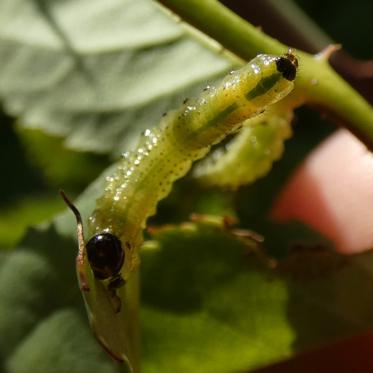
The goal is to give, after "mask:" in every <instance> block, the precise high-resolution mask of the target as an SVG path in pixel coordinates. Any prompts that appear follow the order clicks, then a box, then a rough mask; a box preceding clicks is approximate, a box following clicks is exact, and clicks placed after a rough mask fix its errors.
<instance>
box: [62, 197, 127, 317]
mask: <svg viewBox="0 0 373 373" xmlns="http://www.w3.org/2000/svg"><path fill="white" fill-rule="evenodd" d="M60 194H61V196H62V198H63V199H64V201H65V203H66V204H67V205H68V207H69V208H70V209H71V210H72V212H73V213H74V215H75V218H76V221H77V233H78V243H79V251H78V255H77V258H76V270H77V274H78V279H79V283H80V287H81V290H82V291H85V292H88V291H89V290H90V287H89V284H88V282H89V280H88V278H89V276H88V274H87V273H86V271H87V269H86V268H87V266H86V263H87V260H86V259H88V264H89V267H90V269H91V270H92V272H93V276H94V278H95V279H96V280H99V281H103V282H105V286H106V288H107V290H108V292H109V295H110V297H111V298H112V303H113V305H114V309H115V312H116V313H117V312H119V311H120V309H121V302H120V299H119V297H118V296H117V295H116V289H118V288H119V287H121V286H122V285H123V284H124V283H125V281H124V280H123V279H122V277H121V275H120V271H121V268H122V267H123V264H124V260H125V252H124V250H123V248H122V244H121V241H120V240H119V238H117V237H116V236H115V235H113V234H111V233H109V232H102V233H98V234H96V235H94V236H93V237H92V238H90V239H89V240H88V242H87V243H85V240H84V233H83V223H82V218H81V215H80V212H79V210H78V209H77V208H76V207H75V206H74V205H73V203H72V202H71V201H70V200H69V199H68V198H67V196H66V195H65V193H64V192H63V191H60Z"/></svg>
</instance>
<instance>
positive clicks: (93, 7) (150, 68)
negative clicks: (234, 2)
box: [0, 0, 232, 154]
mask: <svg viewBox="0 0 373 373" xmlns="http://www.w3.org/2000/svg"><path fill="white" fill-rule="evenodd" d="M20 9H22V11H21V12H20V11H19V10H20ZM25 30H27V32H25ZM206 46H207V47H206ZM0 55H2V56H6V58H1V59H0V98H1V99H2V100H3V101H4V105H5V108H6V110H7V111H8V113H10V114H12V115H14V116H19V117H20V118H21V123H22V125H24V126H27V127H28V128H38V129H41V130H43V131H44V132H46V133H52V134H55V135H59V136H63V137H65V138H66V139H65V144H66V145H67V146H69V147H72V148H75V149H79V150H89V151H95V152H108V153H111V152H114V153H115V154H119V153H120V152H121V151H123V149H128V146H129V145H130V144H131V143H132V142H133V141H134V140H135V141H136V140H137V136H138V134H139V132H140V131H142V130H144V129H145V128H149V127H153V126H154V125H156V124H157V122H158V120H159V118H160V117H161V115H162V113H163V112H164V111H166V110H169V109H170V108H174V107H176V106H178V105H179V103H180V102H181V101H183V100H184V98H185V97H186V96H187V95H189V94H191V93H192V92H196V90H198V89H200V88H201V86H202V85H206V82H207V81H208V80H211V79H216V78H217V77H219V76H221V75H223V74H224V73H225V72H226V71H227V70H228V69H230V68H231V66H232V59H228V58H227V56H225V55H224V54H221V53H220V52H219V49H218V47H217V46H216V45H214V44H212V43H211V42H210V41H209V42H207V41H206V39H204V38H202V37H201V36H199V37H198V38H196V37H191V36H190V35H189V34H187V33H186V31H185V29H184V28H183V27H182V26H181V25H180V24H177V23H175V22H174V20H173V19H171V18H170V17H168V16H167V15H166V14H165V13H164V12H163V11H162V10H161V9H160V8H159V6H158V5H156V4H155V3H154V2H152V1H147V0H121V1H118V0H107V1H105V2H102V1H100V0H94V1H92V0H80V1H79V2H75V1H74V2H72V1H68V0H62V1H52V2H51V1H44V0H34V1H27V0H17V1H16V2H15V1H14V0H4V1H2V2H1V3H0ZM196 56H198V58H196Z"/></svg>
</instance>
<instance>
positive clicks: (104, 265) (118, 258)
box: [86, 233, 124, 280]
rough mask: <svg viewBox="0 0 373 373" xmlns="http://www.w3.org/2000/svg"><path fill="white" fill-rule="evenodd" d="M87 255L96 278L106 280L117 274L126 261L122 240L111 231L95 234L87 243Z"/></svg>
mask: <svg viewBox="0 0 373 373" xmlns="http://www.w3.org/2000/svg"><path fill="white" fill-rule="evenodd" d="M86 248H87V257H88V261H89V264H90V265H91V268H92V271H93V273H94V275H95V277H96V278H98V279H100V280H105V279H107V278H110V277H113V276H115V275H117V274H118V273H119V271H120V269H121V268H122V265H123V262H124V251H123V249H122V245H121V242H120V240H119V239H118V238H117V237H116V236H114V235H113V234H111V233H100V234H97V235H95V236H93V237H92V238H91V239H90V240H89V241H88V242H87V245H86Z"/></svg>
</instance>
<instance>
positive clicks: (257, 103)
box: [89, 54, 297, 280]
mask: <svg viewBox="0 0 373 373" xmlns="http://www.w3.org/2000/svg"><path fill="white" fill-rule="evenodd" d="M296 69H297V61H296V58H295V57H294V56H293V55H291V54H287V55H284V56H281V57H279V56H269V55H259V56H257V57H255V58H254V59H253V60H252V61H250V62H249V63H248V64H247V65H246V66H245V67H243V68H242V69H240V70H238V71H235V72H232V73H231V74H230V75H228V76H227V77H226V78H225V79H224V80H223V81H222V82H221V83H220V85H219V86H217V87H216V88H214V87H208V88H207V89H206V90H204V92H202V94H201V96H200V97H198V98H196V99H193V100H188V101H187V102H186V103H185V104H184V105H183V106H182V107H181V108H180V109H179V110H176V111H172V112H170V113H168V114H167V115H166V116H165V117H164V118H163V119H162V121H161V123H160V125H159V127H158V128H155V129H153V130H147V131H145V133H144V134H143V136H142V138H141V140H140V142H139V144H138V147H137V149H136V150H135V151H133V152H131V153H128V154H125V155H124V157H123V159H122V160H121V161H119V162H118V166H117V169H116V172H115V174H114V175H113V176H112V177H109V178H107V185H106V188H105V192H104V194H103V196H102V197H101V198H99V199H98V200H97V207H96V210H95V211H94V213H93V214H92V216H91V217H90V219H89V225H90V231H91V234H92V235H96V234H100V233H103V232H109V233H111V234H113V235H115V236H116V237H118V238H119V239H120V241H121V242H122V246H123V248H124V251H125V257H126V260H125V262H124V265H123V267H122V269H121V276H122V277H123V278H124V279H125V280H126V279H127V278H128V277H129V276H130V274H131V272H132V271H134V270H135V269H136V268H137V266H138V264H139V260H138V248H139V247H140V245H141V243H142V231H143V229H144V228H145V224H146V220H147V218H148V217H149V216H151V215H153V214H154V213H155V211H156V206H157V203H158V201H159V200H161V199H162V198H164V197H165V196H166V195H167V194H168V193H169V192H170V190H171V188H172V184H173V182H174V181H175V180H177V179H179V178H180V177H182V176H184V175H185V174H186V173H187V172H188V171H189V169H190V167H191V164H192V162H194V161H195V160H197V159H200V158H202V157H203V156H205V155H206V154H207V153H208V152H209V150H210V148H211V146H212V145H213V144H216V143H218V142H220V141H221V140H222V139H224V138H225V137H226V136H227V135H228V134H230V133H232V132H234V131H236V130H237V129H238V128H239V127H240V126H241V125H242V122H243V121H245V120H246V119H248V118H251V117H253V116H255V115H258V114H259V113H261V112H263V111H264V110H265V109H267V107H268V106H269V105H271V104H273V103H275V102H277V101H279V100H280V99H282V98H283V97H284V96H286V95H287V94H288V93H289V92H290V91H291V90H292V89H293V82H292V80H293V79H294V78H295V75H296Z"/></svg>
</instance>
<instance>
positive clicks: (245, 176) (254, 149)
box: [193, 103, 293, 189]
mask: <svg viewBox="0 0 373 373" xmlns="http://www.w3.org/2000/svg"><path fill="white" fill-rule="evenodd" d="M283 106H284V105H281V103H280V104H276V105H273V106H271V107H270V108H269V109H268V110H266V112H265V113H263V114H260V115H258V116H256V117H255V118H252V119H248V120H247V121H246V122H245V123H244V126H243V128H242V130H241V131H240V133H239V134H237V135H236V137H235V138H234V139H233V140H231V141H230V142H229V143H228V144H227V145H226V146H225V147H224V148H223V149H222V148H218V149H217V150H215V151H214V152H213V153H212V154H210V155H209V156H208V157H207V158H206V159H204V160H202V161H201V162H200V163H199V164H198V165H197V167H196V168H195V169H194V171H193V176H194V177H196V178H197V179H198V180H200V181H201V182H202V183H204V184H206V185H211V186H214V185H216V186H220V187H228V188H231V189H235V188H237V187H239V186H241V185H243V184H249V183H251V182H253V181H255V180H256V179H258V178H259V177H262V176H264V175H266V174H267V173H268V172H269V170H270V169H271V167H272V164H273V162H274V161H276V160H278V159H279V158H280V157H281V155H282V153H283V150H284V141H285V140H286V139H288V138H289V137H290V136H291V134H292V130H291V121H292V119H293V110H292V109H291V108H288V107H286V108H285V107H283Z"/></svg>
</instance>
